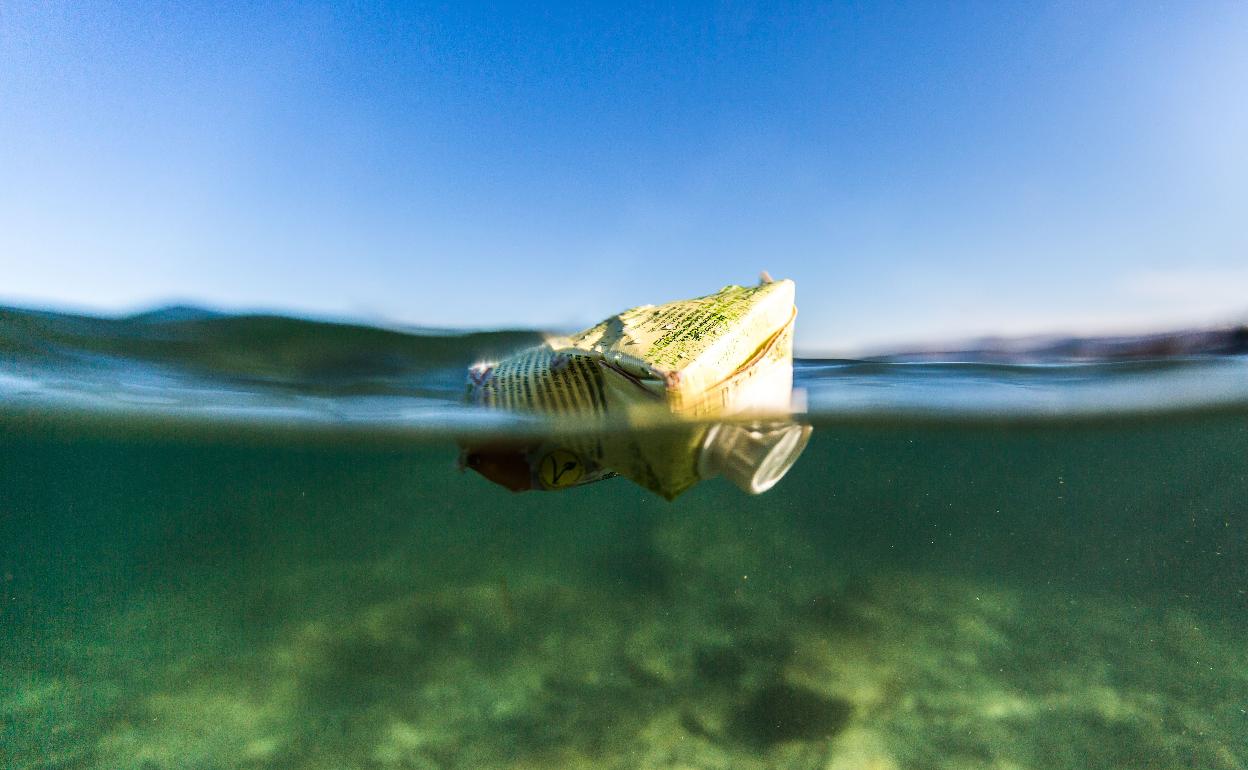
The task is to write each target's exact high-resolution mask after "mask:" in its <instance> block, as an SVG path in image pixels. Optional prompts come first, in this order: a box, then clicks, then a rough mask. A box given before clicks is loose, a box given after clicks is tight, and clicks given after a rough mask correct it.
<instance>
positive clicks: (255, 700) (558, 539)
mask: <svg viewBox="0 0 1248 770" xmlns="http://www.w3.org/2000/svg"><path fill="white" fill-rule="evenodd" d="M781 283H783V282H776V283H775V284H767V285H770V286H778V285H779V284H781ZM782 288H783V287H781V288H777V289H775V291H782ZM759 291H762V289H760V290H759ZM768 291H772V290H771V289H768ZM717 296H718V295H717ZM721 299H722V298H721ZM782 300H784V302H789V304H791V300H788V299H785V298H782ZM725 301H727V300H725ZM784 302H780V303H779V304H778V305H777V307H781V306H782V305H784ZM659 310H662V308H659V309H658V310H654V311H653V312H655V313H658V312H659ZM630 312H632V311H630ZM777 313H779V311H777ZM617 318H620V319H623V320H622V321H621V323H620V324H616V325H614V326H613V325H612V323H610V322H604V325H602V326H600V327H594V329H590V330H586V332H582V333H580V335H579V336H577V335H573V336H571V337H566V338H560V342H559V343H558V344H555V343H552V342H551V341H550V338H545V337H543V336H542V335H538V334H534V333H530V332H511V331H499V332H476V333H464V334H449V333H447V334H441V333H411V332H409V331H404V330H398V329H381V328H370V327H363V326H352V325H346V324H331V323H321V322H314V321H307V320H300V319H293V318H283V317H276V316H229V315H219V314H215V313H210V312H207V311H201V310H197V309H194V308H170V309H166V310H164V311H158V312H154V313H150V314H144V315H140V316H130V317H126V318H120V319H102V318H90V317H84V316H74V315H66V314H55V313H48V312H39V311H29V310H12V309H10V310H3V311H0V599H2V601H0V642H2V644H0V766H3V767H5V768H14V769H27V768H30V769H33V768H65V769H69V768H110V769H113V768H116V769H118V770H172V769H173V768H196V769H199V770H218V769H221V770H224V769H225V768H298V769H303V768H307V769H308V770H312V769H317V770H322V769H323V770H331V769H336V768H370V769H371V768H376V769H377V770H382V769H386V768H413V769H414V768H421V769H425V768H428V769H430V770H432V769H434V768H438V769H446V770H450V769H451V768H514V769H516V770H519V769H520V768H530V769H536V768H620V769H623V768H681V769H684V770H693V769H694V768H704V769H707V770H711V769H717V768H744V769H747V770H754V769H758V770H762V769H763V768H775V769H776V770H780V769H785V770H789V769H791V770H799V769H802V770H805V769H807V768H809V769H812V770H814V769H818V770H850V769H851V768H859V769H866V768H871V769H872V770H901V769H902V768H950V769H952V768H976V769H979V768H982V769H985V770H987V769H988V768H994V769H999V770H1006V769H1009V770H1022V769H1024V768H1035V769H1036V770H1040V769H1042V768H1043V769H1044V770H1051V769H1053V768H1210V769H1217V770H1235V769H1236V768H1241V769H1242V768H1245V767H1248V644H1246V643H1245V639H1246V638H1248V357H1245V355H1244V351H1243V340H1242V339H1241V338H1235V339H1234V340H1232V342H1233V343H1234V344H1232V345H1230V347H1228V348H1226V349H1225V350H1213V351H1205V352H1203V353H1199V354H1196V353H1187V352H1179V353H1175V352H1174V351H1171V352H1170V354H1157V352H1156V351H1155V350H1153V351H1150V352H1148V354H1147V355H1143V354H1141V355H1134V356H1113V355H1100V356H1097V355H1073V354H1069V351H1067V352H1066V353H1065V354H1062V355H1052V356H1049V357H1048V358H1045V359H1043V360H1029V361H1026V362H1022V363H1020V362H1018V361H1012V360H997V359H992V360H987V359H984V360H969V357H968V360H962V361H939V360H919V359H914V358H911V359H906V358H904V357H902V358H881V359H877V360H856V361H850V360H835V359H827V360H825V359H811V358H798V359H796V360H793V359H791V358H790V354H789V349H790V348H791V344H792V340H791V337H789V336H787V332H786V331H785V330H786V329H787V328H789V327H788V326H786V324H791V323H792V321H791V318H790V316H789V315H788V314H787V310H786V311H785V312H784V313H780V314H778V315H776V316H775V319H776V320H774V321H768V322H767V323H768V324H771V325H770V326H767V328H765V329H764V331H763V332H762V333H760V335H758V336H759V339H762V340H763V342H761V343H758V344H757V345H751V346H750V349H749V350H748V351H746V352H745V353H744V354H740V355H739V356H738V357H740V356H744V358H743V359H742V360H746V361H747V362H748V364H749V367H748V369H747V368H738V369H733V370H732V372H731V377H729V379H727V380H723V379H717V377H715V376H712V375H710V374H707V375H706V376H707V377H708V378H709V379H707V380H706V382H708V383H709V382H712V381H714V383H716V384H714V385H713V386H710V387H709V389H708V388H707V387H702V386H698V387H697V388H696V389H689V390H687V391H681V390H680V389H681V388H684V387H685V386H687V385H689V383H691V382H695V381H696V377H695V374H696V373H695V372H693V367H694V365H695V364H696V362H697V361H701V360H703V359H702V358H699V355H700V354H699V355H689V356H688V357H686V356H685V354H683V353H681V352H671V356H670V366H669V368H668V369H666V370H664V371H666V373H667V374H666V380H663V378H662V377H660V378H659V379H658V380H655V379H654V378H650V377H649V376H648V374H647V370H645V367H639V366H638V365H637V364H636V360H640V359H637V358H636V357H634V358H629V357H628V356H627V355H626V351H627V345H628V343H629V340H623V341H622V342H621V341H620V338H613V337H610V335H611V334H615V333H617V332H619V330H620V329H621V328H622V329H625V330H628V329H638V328H641V326H638V324H641V325H643V326H644V323H647V322H648V321H647V320H646V319H644V318H643V319H640V320H638V319H637V318H633V319H631V320H630V318H629V317H627V314H623V315H621V316H619V317H617ZM687 320H688V319H684V320H680V319H678V321H677V322H675V323H673V324H672V325H673V326H680V327H681V328H695V327H696V324H695V325H694V327H689V324H687V323H685V321H687ZM609 321H610V319H609ZM760 323H762V322H761V321H760ZM630 324H631V325H630ZM682 324H684V325H683V326H682ZM668 325H669V323H668V322H667V321H666V320H665V319H663V318H660V317H659V316H657V315H656V316H655V320H654V321H653V323H652V327H651V328H652V330H653V331H654V334H655V337H654V339H658V340H659V342H656V343H653V344H654V345H660V344H664V345H666V344H668V343H666V342H663V340H665V339H667V338H666V337H664V336H663V335H664V333H665V332H666V331H668V330H667V328H666V327H667V326H668ZM773 327H774V328H773ZM760 328H761V327H760ZM595 329H596V330H597V331H595ZM711 336H713V335H711ZM637 337H638V339H641V336H640V332H639V333H638V335H637ZM708 339H710V336H708ZM696 341H697V342H698V343H699V344H700V343H701V342H702V340H701V338H700V337H699V338H698V339H697V340H696ZM647 344H650V343H647ZM675 344H676V343H672V345H675ZM682 344H683V343H682ZM690 344H692V343H690ZM708 344H709V343H708ZM543 345H545V346H546V347H543ZM786 346H788V347H786ZM1237 346H1238V347H1237ZM676 347H678V346H676ZM676 347H673V346H669V348H668V349H669V350H670V351H676ZM652 349H653V346H652ZM681 350H685V348H682V349H681ZM525 351H528V352H525ZM569 351H571V352H569ZM578 351H580V352H578ZM622 351H623V352H622ZM591 352H592V353H593V355H594V356H597V357H598V358H596V359H594V361H602V362H603V363H601V364H597V363H595V364H594V365H593V366H590V365H589V364H588V363H586V361H587V360H589V359H588V358H585V356H588V355H589V354H590V353H591ZM773 352H774V355H773ZM582 354H584V355H582ZM724 355H725V356H727V355H728V354H727V353H725V354H724ZM734 355H737V354H734ZM526 356H528V357H527V358H526ZM652 358H653V356H652ZM725 360H727V359H725ZM734 360H735V359H734ZM535 361H536V363H534V362H535ZM691 361H692V362H694V363H690V362H691ZM734 366H735V364H734ZM768 367H772V368H768ZM746 371H749V372H751V373H755V372H762V374H758V376H753V375H752V374H751V376H753V380H751V384H749V388H753V390H752V391H750V395H749V398H748V400H749V403H750V406H751V409H750V410H746V411H745V412H742V413H739V414H738V413H729V412H720V411H716V410H718V409H720V408H721V407H722V405H723V404H726V403H729V402H730V401H731V400H732V399H735V398H739V397H740V398H744V396H741V393H744V392H745V391H746V390H748V389H749V388H746V387H745V386H744V385H743V386H741V388H740V389H739V390H733V391H732V392H731V393H730V392H729V391H728V390H722V388H721V390H722V393H720V395H722V396H723V397H722V399H721V398H720V397H719V396H717V397H716V398H717V399H719V400H716V401H715V406H714V408H712V407H711V406H708V403H710V402H707V401H705V400H699V399H701V395H700V394H703V393H707V392H717V393H719V392H720V391H716V390H715V388H716V387H719V386H720V385H722V383H724V382H731V383H738V384H740V383H739V382H738V379H733V378H740V377H741V376H744V375H743V373H744V372H746ZM466 372H467V375H466V374H465V373H466ZM673 372H679V373H681V374H680V376H676V375H674V374H672V373H673ZM509 377H512V378H513V379H508V378H509ZM560 378H564V380H567V381H569V382H570V381H571V380H570V379H569V378H579V379H578V380H577V382H578V383H580V385H584V386H585V388H587V390H584V391H576V392H574V391H573V390H561V388H563V387H564V385H561V384H560V383H561V382H564V380H561V379H560ZM656 382H657V385H656ZM704 384H705V383H704ZM529 385H533V386H534V387H535V388H536V387H537V385H542V386H543V387H548V388H549V392H550V393H554V394H559V395H558V398H555V397H553V396H552V397H551V399H550V400H549V401H543V400H541V399H542V398H544V397H543V396H541V393H540V392H538V391H540V388H537V391H534V390H533V389H532V388H530V389H529V390H526V388H527V387H528V386H529ZM580 385H578V387H579V386H580ZM568 387H571V386H568ZM690 387H691V388H692V386H690ZM734 387H736V386H734ZM656 388H658V389H659V390H660V391H663V392H664V393H666V395H665V396H664V397H665V398H666V399H667V401H666V402H665V403H667V404H669V405H672V411H677V409H678V407H679V409H681V410H686V411H687V412H688V414H687V415H686V418H687V419H682V420H680V421H671V420H661V419H657V418H656V417H655V416H654V415H653V414H652V413H651V412H648V411H646V410H644V409H638V410H631V407H629V408H628V409H625V411H626V413H627V415H628V418H627V419H626V420H614V421H613V420H597V419H596V418H597V417H601V416H602V413H603V412H604V411H608V412H609V411H611V409H613V408H616V409H619V408H621V407H619V404H621V403H627V404H631V403H632V402H631V401H629V399H637V400H644V399H646V398H652V397H653V398H658V396H655V395H654V393H655V392H656V390H655V389H656ZM664 388H665V389H666V390H665V391H664V390H663V389H664ZM790 388H791V389H792V391H793V394H792V395H795V396H796V397H795V398H793V399H792V401H793V403H794V404H795V405H796V406H797V408H796V409H795V410H794V411H793V412H792V413H786V414H784V415H780V414H779V413H771V414H769V416H768V418H767V419H766V420H761V419H756V416H757V415H758V414H761V412H759V410H758V409H757V407H758V406H759V405H760V404H764V403H766V404H772V405H776V404H779V403H780V401H783V402H784V404H785V405H788V404H789V397H790V395H791V394H790V392H789V391H790ZM578 392H580V393H583V394H584V393H588V394H589V395H588V396H586V397H585V400H584V401H583V403H582V402H581V401H578V400H577V398H579V396H576V393H578ZM535 393H536V395H535ZM647 393H649V394H650V395H646V394H647ZM629 394H632V395H631V396H630V395H629ZM777 394H778V395H777ZM773 396H774V397H775V398H773ZM781 396H782V397H783V398H780V397H781ZM613 398H614V399H617V400H616V401H613V400H612V399H613ZM508 399H512V400H513V401H514V400H515V399H528V401H526V403H527V404H528V405H529V406H530V407H531V408H528V409H522V408H517V409H511V408H501V407H507V406H509V405H510V406H516V404H515V403H512V401H509V400H508ZM777 399H778V400H777ZM539 402H540V403H542V404H546V405H547V406H548V407H549V408H546V409H542V408H536V406H534V405H535V404H537V403H539ZM613 404H615V405H616V406H614V407H613V406H612V405H613ZM495 407H500V408H495ZM582 407H583V409H582ZM578 410H580V411H578ZM560 415H562V417H560ZM587 415H588V416H587ZM742 415H745V417H743V416H742ZM590 417H594V418H595V419H590ZM746 417H748V419H746ZM591 481H592V482H594V483H588V482H591ZM516 490H527V491H516Z"/></svg>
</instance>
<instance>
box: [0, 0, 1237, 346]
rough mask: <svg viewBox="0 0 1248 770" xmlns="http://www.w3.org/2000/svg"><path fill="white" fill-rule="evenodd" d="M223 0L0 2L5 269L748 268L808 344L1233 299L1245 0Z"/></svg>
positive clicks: (262, 288) (1121, 318) (540, 278)
mask: <svg viewBox="0 0 1248 770" xmlns="http://www.w3.org/2000/svg"><path fill="white" fill-rule="evenodd" d="M219 6H229V7H231V8H234V9H235V10H226V11H223V10H221V9H220V7H219ZM241 6H242V4H230V3H226V4H218V3H204V4H201V5H196V4H193V3H170V4H155V3H151V4H129V3H104V2H99V3H58V2H38V3H31V2H26V1H25V0H5V1H4V2H0V302H7V303H17V304H23V305H41V306H51V307H73V308H87V309H97V310H108V311H117V310H128V309H134V308H138V307H141V306H144V305H150V304H152V303H157V302H165V301H169V300H182V301H192V302H198V303H203V304H208V305H212V306H218V307H224V308H227V309H238V308H271V309H277V310H284V311H294V312H300V313H311V314H317V315H331V316H343V315H346V316H354V317H361V318H364V319H368V320H387V321H392V322H402V323H416V324H426V325H436V326H477V325H484V326H497V325H524V326H535V325H536V326H558V327H566V326H570V325H574V324H577V323H581V322H591V321H594V320H596V319H597V318H598V317H600V316H603V315H605V314H607V313H610V312H615V311H617V310H619V309H622V308H623V307H626V306H629V305H633V304H639V303H642V302H657V301H663V300H668V299H674V298H679V297H683V296H688V295H696V294H700V293H705V292H707V291H711V290H714V289H716V288H718V287H719V286H721V285H723V284H725V283H741V282H749V281H752V280H753V279H754V277H755V276H756V275H757V273H758V271H759V270H760V269H767V270H769V271H770V272H771V273H772V274H773V275H776V276H787V277H791V278H794V279H795V280H797V282H798V299H799V307H800V309H801V311H802V315H801V319H800V326H799V345H801V346H802V347H804V348H806V349H808V350H809V349H829V348H835V349H847V348H853V347H855V346H860V345H867V346H871V345H876V344H882V343H887V342H890V341H913V340H924V339H930V338H942V337H951V336H954V337H956V336H963V335H970V334H975V333H981V332H985V333H991V332H1001V333H1023V332H1046V331H1057V330H1074V331H1104V330H1115V329H1136V328H1143V327H1153V326H1165V325H1168V324H1173V323H1188V322H1194V323H1200V322H1208V321H1213V320H1217V319H1227V320H1229V319H1231V318H1240V317H1243V316H1244V315H1245V313H1248V140H1246V137H1248V3H1243V2H1226V3H1208V4H1206V3H1194V2H1176V3H1140V2H1122V3H1086V2H1062V3H1045V4H1039V3H1029V4H1012V3H998V2H965V3H956V4H950V5H944V4H939V3H935V2H916V3H909V4H905V3H879V4H876V3H852V4H849V3H839V4H838V3H832V4H822V3H820V4H814V3H812V4H790V5H784V6H783V7H782V9H781V10H777V6H774V5H772V4H767V5H761V4H760V5H756V6H750V5H748V4H735V5H734V6H733V7H731V8H727V7H718V6H695V5H693V4H689V3H678V4H673V6H672V7H657V6H653V5H648V4H647V5H644V6H638V7H633V6H630V5H620V6H614V7H612V6H605V5H603V6H587V7H582V8H554V7H552V8H550V9H548V10H538V9H534V8H533V7H530V5H529V4H521V5H516V6H514V7H513V6H508V5H505V4H493V5H491V6H490V7H488V8H487V7H481V6H464V5H461V4H459V3H445V4H438V5H428V6H426V5H407V4H396V5H380V6H375V5H371V4H354V3H326V4H304V5H286V4H282V5H272V6H267V5H257V6H255V7H254V8H251V9H249V10H246V11H243V10H237V9H238V8H240V7H241Z"/></svg>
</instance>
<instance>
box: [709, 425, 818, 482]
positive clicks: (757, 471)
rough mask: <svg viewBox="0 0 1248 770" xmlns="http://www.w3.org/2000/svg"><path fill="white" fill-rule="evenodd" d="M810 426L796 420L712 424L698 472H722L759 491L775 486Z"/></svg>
mask: <svg viewBox="0 0 1248 770" xmlns="http://www.w3.org/2000/svg"><path fill="white" fill-rule="evenodd" d="M810 432H811V427H810V426H809V425H799V424H798V423H794V422H788V423H771V424H763V425H734V424H732V423H719V424H718V425H712V426H711V429H710V430H709V431H707V434H706V438H705V439H704V440H703V441H702V452H701V454H699V455H698V475H699V476H700V477H702V478H704V479H709V478H711V477H712V476H717V475H719V474H723V475H724V477H725V478H727V479H728V480H729V481H731V482H732V483H733V484H735V485H737V487H739V488H740V489H741V490H742V491H744V492H748V493H750V494H752V495H758V494H762V493H763V492H766V491H767V490H769V489H771V488H772V487H774V486H775V485H776V482H778V481H779V480H780V479H782V478H784V474H786V473H788V472H789V468H791V467H793V463H795V462H797V458H798V457H799V456H801V454H802V450H803V449H805V448H806V442H807V441H809V440H810Z"/></svg>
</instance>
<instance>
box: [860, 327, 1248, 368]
mask: <svg viewBox="0 0 1248 770" xmlns="http://www.w3.org/2000/svg"><path fill="white" fill-rule="evenodd" d="M1224 355H1248V325H1237V326H1227V327H1224V328H1217V329H1187V330H1181V331H1173V332H1158V333H1155V334H1141V335H1127V336H1112V337H1023V338H1000V337H989V338H984V339H980V340H976V341H974V342H971V343H968V344H965V345H951V346H932V347H925V348H915V349H910V350H903V351H900V352H890V353H884V354H880V355H872V356H868V357H867V358H868V360H871V361H925V362H935V361H967V362H984V363H1045V362H1063V361H1065V362H1078V361H1139V360H1144V359H1156V358H1172V357H1179V356H1224Z"/></svg>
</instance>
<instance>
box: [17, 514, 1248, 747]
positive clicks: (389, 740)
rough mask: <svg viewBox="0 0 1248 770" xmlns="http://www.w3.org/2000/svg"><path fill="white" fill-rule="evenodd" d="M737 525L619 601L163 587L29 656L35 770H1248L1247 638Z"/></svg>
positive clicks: (549, 591) (309, 572)
mask: <svg viewBox="0 0 1248 770" xmlns="http://www.w3.org/2000/svg"><path fill="white" fill-rule="evenodd" d="M734 521H736V520H735V519H733V517H731V516H727V517H726V516H723V515H721V513H720V512H712V511H707V512H705V513H704V514H702V515H690V514H687V513H682V514H681V515H672V516H668V517H664V518H662V519H661V520H660V521H659V522H658V523H657V525H656V526H655V528H654V531H653V533H652V536H651V542H652V547H651V549H650V550H649V551H647V552H646V553H644V554H637V553H630V554H628V555H627V556H626V558H627V559H628V560H629V562H630V563H629V564H627V565H625V567H624V568H623V569H621V568H619V566H618V565H617V567H616V568H615V569H614V570H613V571H611V572H610V575H609V576H605V577H604V578H603V579H602V580H572V579H567V580H563V579H559V573H558V572H551V571H545V570H535V569H532V568H523V569H521V568H518V569H517V570H516V571H514V572H513V573H510V574H509V570H508V569H507V567H506V565H501V566H500V567H499V568H498V569H496V570H494V571H493V573H492V574H490V575H489V576H488V577H486V578H483V579H481V580H477V581H473V580H466V581H459V582H455V583H443V584H440V585H437V584H435V585H431V586H421V587H419V588H417V587H414V586H411V585H406V584H405V576H408V575H411V574H412V571H413V570H414V569H417V568H418V567H417V566H416V565H414V564H413V563H412V562H411V559H410V558H409V557H408V556H405V555H403V553H402V551H396V554H395V555H394V556H393V557H391V558H380V559H377V560H375V561H370V562H364V563H355V564H351V565H343V564H326V565H322V566H320V567H314V566H310V565H302V566H301V567H300V568H298V569H290V570H287V571H284V572H278V573H275V575H274V576H273V577H272V579H270V580H267V581H265V582H264V584H263V585H260V584H257V583H247V582H245V581H238V580H235V581H233V582H229V581H227V582H226V583H224V584H220V585H214V583H213V579H212V577H211V573H208V574H207V575H205V576H204V577H203V578H202V579H200V580H190V581H188V582H187V583H186V586H192V587H191V588H187V589H186V590H172V589H171V590H166V591H154V590H153V591H147V592H144V593H142V594H140V595H137V596H134V597H130V598H128V599H127V600H126V601H125V602H124V603H123V604H122V605H121V608H120V609H114V611H112V613H111V614H110V615H108V616H103V617H96V618H94V619H93V620H92V622H91V623H90V624H89V629H90V631H89V632H84V631H83V630H82V628H81V627H79V628H78V629H77V630H76V631H74V632H73V633H64V634H61V635H59V636H58V635H56V634H48V635H44V636H43V637H41V638H40V639H39V641H37V642H30V644H37V645H38V648H37V649H35V648H32V649H30V650H28V651H27V654H19V655H10V656H6V657H5V661H6V663H5V664H4V665H5V668H7V669H8V670H4V671H0V673H2V674H3V677H4V682H5V683H6V684H5V686H4V687H3V688H2V689H0V737H2V738H3V741H0V743H2V745H3V746H4V748H3V754H4V755H5V757H6V759H5V767H8V768H13V769H14V770H19V769H23V768H116V769H117V770H158V769H160V770H164V769H169V770H173V769H174V768H179V769H182V768H187V769H195V768H198V769H201V770H210V769H211V770H215V769H218V768H220V769H224V768H308V769H309V770H311V769H313V768H315V769H318V770H320V769H324V770H331V769H333V768H377V769H379V770H380V769H382V768H516V769H519V768H687V769H692V768H707V769H710V768H746V769H754V768H758V769H759V770H761V769H762V768H777V769H779V768H793V769H794V770H796V769H797V768H803V769H804V768H821V769H825V770H849V769H850V768H863V769H865V768H872V769H874V770H889V769H892V768H984V769H987V768H997V769H1000V770H1006V769H1007V768H1008V769H1017V770H1021V769H1023V768H1034V769H1035V770H1041V769H1044V770H1051V769H1052V768H1210V769H1214V770H1217V769H1222V770H1233V769H1234V768H1244V767H1248V645H1246V644H1244V642H1243V637H1242V635H1240V634H1237V633H1236V632H1235V629H1234V628H1231V627H1222V626H1219V621H1218V619H1217V618H1209V617H1204V616H1201V615H1199V614H1197V613H1195V612H1193V611H1191V610H1188V609H1183V608H1179V607H1177V606H1172V607H1167V606H1157V605H1144V604H1141V603H1139V602H1128V601H1126V600H1123V599H1118V598H1115V597H1113V596H1105V595H1100V596H1091V595H1089V596H1077V595H1072V594H1071V593H1070V592H1069V591H1064V592H1056V591H1048V590H1046V589H1045V588H1043V587H1037V588H1034V589H1030V588H1028V587H1026V586H1018V585H1012V586H1005V585H1001V584H998V583H997V582H996V581H989V580H986V579H985V580H983V581H978V580H975V579H972V578H967V577H953V576H950V575H943V574H924V573H920V572H914V571H896V570H893V571H885V570H881V571H863V570H861V569H858V570H846V571H845V572H843V573H839V574H833V573H830V572H829V571H828V570H827V569H826V568H821V567H820V566H819V563H820V562H819V559H818V558H815V554H813V553H812V552H811V547H810V546H808V545H803V544H802V543H801V542H800V540H796V539H794V538H793V534H792V533H786V532H785V531H784V529H783V527H770V528H767V529H763V530H760V529H758V528H753V529H751V532H750V536H749V537H745V536H744V535H743V530H742V529H741V528H740V527H739V526H737V525H736V524H734ZM738 523H739V522H738ZM760 532H769V533H770V534H769V535H765V536H762V539H761V540H760ZM240 586H241V587H240ZM225 593H230V594H231V596H230V597H228V598H226V597H224V596H223V594H225ZM310 597H311V599H312V600H310V599H309V598H310ZM316 597H335V598H334V600H333V601H326V602H324V603H321V604H318V603H317V601H315V598H316ZM331 605H332V606H331ZM259 627H263V630H262V631H257V630H256V629H257V628H259Z"/></svg>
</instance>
